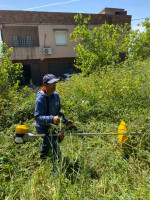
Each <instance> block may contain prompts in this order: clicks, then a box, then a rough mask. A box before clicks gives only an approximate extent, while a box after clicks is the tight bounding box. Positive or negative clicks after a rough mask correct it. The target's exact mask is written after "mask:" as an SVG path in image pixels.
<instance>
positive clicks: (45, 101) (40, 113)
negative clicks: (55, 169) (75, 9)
mask: <svg viewBox="0 0 150 200" xmlns="http://www.w3.org/2000/svg"><path fill="white" fill-rule="evenodd" d="M58 81H59V79H57V78H56V77H55V76H54V75H53V74H47V75H45V76H44V77H43V85H44V88H43V89H42V91H39V92H38V93H37V98H36V100H35V113H34V117H35V128H36V130H37V132H38V133H39V134H46V136H45V137H43V144H42V149H41V154H40V158H41V159H45V158H46V156H47V154H48V151H49V150H52V159H53V163H54V162H55V160H56V159H57V158H58V160H60V159H61V151H60V148H59V145H58V144H57V137H55V136H49V131H50V129H51V125H52V124H55V125H58V124H59V123H60V116H59V113H60V108H61V105H60V99H59V95H58V93H57V92H55V90H56V83H57V82H58ZM63 121H64V123H66V125H71V124H72V123H73V121H72V120H68V119H67V118H65V117H64V116H63Z"/></svg>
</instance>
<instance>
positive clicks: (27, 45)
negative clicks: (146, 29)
mask: <svg viewBox="0 0 150 200" xmlns="http://www.w3.org/2000/svg"><path fill="white" fill-rule="evenodd" d="M76 14H77V13H57V12H34V11H7V10H1V11H0V29H1V37H2V40H3V42H4V43H6V45H7V46H8V47H13V52H12V60H13V62H21V63H22V64H23V69H24V80H23V83H24V84H29V83H30V81H31V80H32V82H33V84H34V85H41V83H42V77H43V76H44V75H45V74H46V73H53V74H55V75H56V76H57V77H60V76H62V74H63V73H71V72H73V71H74V70H75V68H74V60H75V57H76V52H75V51H74V45H75V44H73V43H70V34H71V33H72V32H73V30H74V28H75V27H76V25H77V24H75V20H74V16H75V15H76ZM82 15H83V18H86V17H88V16H89V15H91V18H92V22H91V25H93V26H100V25H102V24H104V23H105V22H107V23H109V24H115V25H116V24H120V25H122V24H124V23H129V24H130V23H131V16H130V15H127V12H126V11H125V10H124V9H116V8H105V9H104V10H102V11H101V12H100V13H99V14H82Z"/></svg>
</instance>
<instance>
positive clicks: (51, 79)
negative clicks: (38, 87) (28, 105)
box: [43, 74, 59, 84]
mask: <svg viewBox="0 0 150 200" xmlns="http://www.w3.org/2000/svg"><path fill="white" fill-rule="evenodd" d="M58 81H59V79H57V78H56V77H55V76H54V75H53V74H46V75H45V76H44V77H43V83H47V84H52V83H56V82H58Z"/></svg>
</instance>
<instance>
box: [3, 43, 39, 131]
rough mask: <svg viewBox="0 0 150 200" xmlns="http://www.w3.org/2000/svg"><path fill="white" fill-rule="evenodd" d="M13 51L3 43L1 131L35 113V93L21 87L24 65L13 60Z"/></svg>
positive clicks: (29, 117)
mask: <svg viewBox="0 0 150 200" xmlns="http://www.w3.org/2000/svg"><path fill="white" fill-rule="evenodd" d="M11 52H12V48H8V47H7V45H6V44H4V43H3V44H2V49H1V62H0V131H1V130H4V129H5V128H8V127H10V126H11V125H12V124H13V123H19V122H20V123H22V122H23V121H26V120H27V119H31V118H32V117H33V113H34V101H35V94H34V93H33V91H32V90H30V89H29V88H27V87H24V88H19V85H18V84H19V81H18V79H19V78H20V77H21V76H22V65H21V64H20V63H15V64H14V63H13V62H12V60H11ZM31 97H32V98H31ZM25 98H26V102H24V99H25Z"/></svg>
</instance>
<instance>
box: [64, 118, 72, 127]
mask: <svg viewBox="0 0 150 200" xmlns="http://www.w3.org/2000/svg"><path fill="white" fill-rule="evenodd" d="M65 124H66V125H67V126H71V125H72V124H73V121H72V120H70V119H69V120H68V121H66V123H65Z"/></svg>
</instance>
